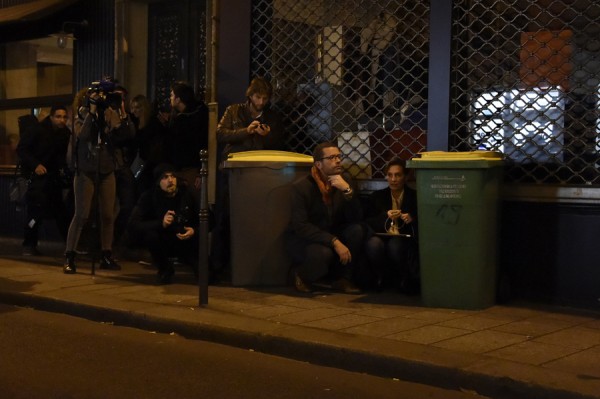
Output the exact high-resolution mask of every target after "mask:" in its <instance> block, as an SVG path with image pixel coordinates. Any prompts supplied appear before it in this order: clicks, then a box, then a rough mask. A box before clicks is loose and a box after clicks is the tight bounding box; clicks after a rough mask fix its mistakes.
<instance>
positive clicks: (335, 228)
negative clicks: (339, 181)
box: [288, 175, 362, 246]
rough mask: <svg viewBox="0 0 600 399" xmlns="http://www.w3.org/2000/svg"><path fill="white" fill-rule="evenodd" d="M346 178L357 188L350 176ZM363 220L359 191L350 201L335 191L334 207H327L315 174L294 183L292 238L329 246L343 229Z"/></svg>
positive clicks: (333, 194) (333, 197) (290, 229)
mask: <svg viewBox="0 0 600 399" xmlns="http://www.w3.org/2000/svg"><path fill="white" fill-rule="evenodd" d="M343 178H344V180H346V182H348V183H349V184H350V186H351V187H354V186H353V183H352V180H351V178H350V177H349V176H347V175H343ZM361 221H362V209H361V206H360V201H359V199H358V193H357V192H356V191H354V194H353V196H352V198H351V199H347V198H345V196H344V194H343V193H342V192H341V191H340V190H338V189H335V188H334V189H333V193H332V204H331V206H330V207H328V206H326V205H325V203H324V202H323V198H322V196H321V191H320V190H319V187H318V186H317V183H316V182H315V180H314V179H313V177H312V175H308V176H306V177H305V178H302V179H300V180H297V181H295V182H294V183H293V184H292V216H291V221H290V225H289V229H288V231H289V233H291V235H292V236H293V237H295V238H297V239H300V240H302V241H304V242H305V243H319V244H323V245H327V246H329V245H331V241H332V240H333V238H334V236H336V235H337V234H338V232H340V231H342V230H343V229H344V227H346V226H348V225H349V224H352V223H359V222H361Z"/></svg>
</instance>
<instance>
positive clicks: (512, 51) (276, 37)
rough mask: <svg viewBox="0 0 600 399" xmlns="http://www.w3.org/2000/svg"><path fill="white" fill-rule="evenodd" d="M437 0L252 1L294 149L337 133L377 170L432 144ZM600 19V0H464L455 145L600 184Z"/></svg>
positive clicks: (458, 31)
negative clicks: (431, 65)
mask: <svg viewBox="0 0 600 399" xmlns="http://www.w3.org/2000/svg"><path fill="white" fill-rule="evenodd" d="M429 4H430V3H429V2H427V1H416V0H412V1H411V0H388V1H385V0H379V1H362V0H312V1H311V0H293V1H292V0H277V1H274V0H256V1H254V2H253V9H252V10H253V11H252V12H253V29H252V32H253V33H252V34H253V36H252V65H251V73H252V75H253V76H254V75H261V76H266V77H268V78H270V79H271V80H272V82H273V83H274V86H275V88H276V92H275V96H274V99H273V100H274V107H275V108H276V109H279V110H280V111H282V113H283V114H284V115H285V116H286V117H287V118H288V121H287V122H288V126H290V132H291V139H290V143H289V144H290V147H291V149H292V150H294V151H298V152H304V153H308V152H310V149H311V148H312V147H313V146H314V145H315V144H316V143H318V142H321V141H323V140H326V139H329V140H337V142H338V144H339V145H340V147H341V148H342V150H343V152H344V153H345V154H346V155H347V159H346V162H347V163H348V164H349V165H350V164H352V165H354V166H353V168H352V170H353V172H354V174H355V175H356V176H357V177H359V178H365V179H369V178H380V177H383V173H382V169H383V166H384V164H385V162H386V161H387V160H388V159H390V158H391V157H392V156H394V155H397V156H400V157H401V158H404V159H408V158H410V157H412V156H413V155H415V154H416V153H418V152H419V151H422V150H424V149H425V147H426V139H427V138H426V132H425V130H426V118H427V114H426V110H427V91H428V88H427V81H428V77H427V72H428V71H427V67H428V54H429V13H430V9H429ZM598 21H600V2H598V1H594V0H455V1H454V2H453V15H452V51H451V54H452V56H451V57H452V67H451V80H450V87H451V101H450V104H451V105H450V131H449V133H448V134H449V136H448V142H449V146H448V149H449V150H450V151H470V150H474V149H488V150H498V151H501V152H503V153H504V154H505V155H506V159H507V168H506V171H507V173H506V179H507V180H508V181H512V182H521V183H547V184H552V183H559V184H575V185H577V184H582V185H584V184H585V185H589V184H598V183H600V181H599V177H600V176H599V174H598V171H597V169H598V168H597V166H598V151H599V149H600V143H599V140H598V135H599V134H598V133H599V132H600V120H599V118H598V113H599V108H600V105H599V102H600V57H599V52H600V39H599V38H600V35H599V33H600V22H598ZM388 34H389V35H388ZM434 61H435V60H434Z"/></svg>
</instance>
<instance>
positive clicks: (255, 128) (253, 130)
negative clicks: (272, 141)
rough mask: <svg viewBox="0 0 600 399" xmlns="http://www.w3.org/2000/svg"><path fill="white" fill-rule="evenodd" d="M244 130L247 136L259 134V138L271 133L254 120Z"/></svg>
mask: <svg viewBox="0 0 600 399" xmlns="http://www.w3.org/2000/svg"><path fill="white" fill-rule="evenodd" d="M246 130H247V131H248V134H260V135H261V136H266V135H268V134H269V133H270V132H271V127H270V126H269V125H265V124H263V123H261V122H260V121H257V120H254V121H252V123H250V124H249V125H248V127H247V128H246Z"/></svg>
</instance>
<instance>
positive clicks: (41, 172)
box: [34, 164, 48, 176]
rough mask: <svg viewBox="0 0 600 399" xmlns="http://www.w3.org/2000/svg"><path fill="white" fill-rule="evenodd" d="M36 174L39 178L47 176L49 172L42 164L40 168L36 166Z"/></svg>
mask: <svg viewBox="0 0 600 399" xmlns="http://www.w3.org/2000/svg"><path fill="white" fill-rule="evenodd" d="M34 172H35V174H36V175H38V176H41V175H45V174H46V173H48V171H47V170H46V167H45V166H44V165H42V164H39V165H38V166H36V167H35V170H34Z"/></svg>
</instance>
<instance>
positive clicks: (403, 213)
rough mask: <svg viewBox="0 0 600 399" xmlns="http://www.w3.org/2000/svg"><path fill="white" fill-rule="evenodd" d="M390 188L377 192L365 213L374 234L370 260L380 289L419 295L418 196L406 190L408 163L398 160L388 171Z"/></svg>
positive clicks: (407, 188) (386, 172) (369, 247)
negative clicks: (387, 288)
mask: <svg viewBox="0 0 600 399" xmlns="http://www.w3.org/2000/svg"><path fill="white" fill-rule="evenodd" d="M385 174H386V177H385V179H386V180H387V182H388V187H387V188H384V189H382V190H377V191H374V192H373V193H372V194H371V196H370V197H369V202H368V207H367V209H366V210H365V215H366V222H367V223H368V225H369V226H370V227H371V229H372V230H373V232H374V234H372V236H371V237H370V238H369V239H368V241H367V248H366V251H367V257H368V259H369V264H370V267H371V270H372V272H373V274H374V275H375V278H376V288H377V290H379V291H381V290H383V288H384V285H388V286H390V285H391V286H393V287H395V288H397V289H399V290H400V291H401V292H403V293H407V294H413V293H416V292H418V288H419V282H418V260H417V259H418V246H417V237H416V236H417V193H416V191H415V190H413V189H412V188H410V187H407V186H405V184H404V183H405V180H406V163H405V162H404V161H403V160H401V159H399V158H394V159H392V160H391V161H390V162H388V164H387V165H386V168H385Z"/></svg>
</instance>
